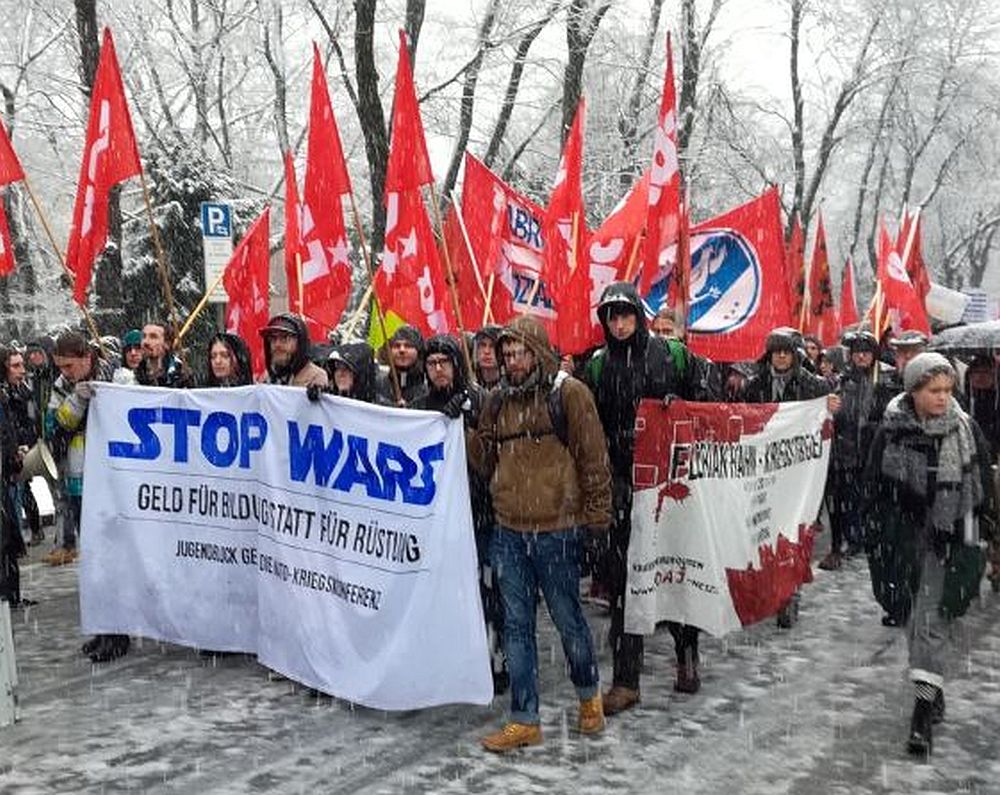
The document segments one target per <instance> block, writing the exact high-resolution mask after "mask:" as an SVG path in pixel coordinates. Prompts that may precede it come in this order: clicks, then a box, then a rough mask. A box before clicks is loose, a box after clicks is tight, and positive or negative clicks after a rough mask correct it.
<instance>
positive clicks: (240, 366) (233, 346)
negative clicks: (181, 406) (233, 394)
mask: <svg viewBox="0 0 1000 795" xmlns="http://www.w3.org/2000/svg"><path fill="white" fill-rule="evenodd" d="M207 359H208V361H207V362H206V371H207V373H208V375H207V376H206V377H205V386H207V387H227V386H248V385H250V384H252V383H253V368H252V365H251V364H250V349H249V348H247V344H246V343H245V342H244V341H243V338H242V337H238V336H236V335H235V334H230V333H229V332H227V331H220V332H219V333H218V334H216V335H215V336H214V337H212V339H211V340H209V342H208V356H207Z"/></svg>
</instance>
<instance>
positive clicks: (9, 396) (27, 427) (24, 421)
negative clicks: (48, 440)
mask: <svg viewBox="0 0 1000 795" xmlns="http://www.w3.org/2000/svg"><path fill="white" fill-rule="evenodd" d="M0 391H2V392H3V395H4V399H5V400H6V403H7V422H8V423H9V425H10V428H11V431H12V433H13V436H14V441H15V444H17V445H24V446H25V447H31V446H32V445H33V444H34V443H35V442H36V441H38V431H39V421H38V411H37V409H36V408H35V399H34V396H33V395H32V393H31V387H29V386H28V385H27V384H24V383H22V384H20V385H19V386H16V387H15V386H12V385H11V384H10V383H7V384H4V385H3V387H0Z"/></svg>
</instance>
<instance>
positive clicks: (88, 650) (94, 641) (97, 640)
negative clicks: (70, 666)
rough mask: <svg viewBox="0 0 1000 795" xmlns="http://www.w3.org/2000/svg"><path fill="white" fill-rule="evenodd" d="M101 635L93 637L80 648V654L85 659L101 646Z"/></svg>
mask: <svg viewBox="0 0 1000 795" xmlns="http://www.w3.org/2000/svg"><path fill="white" fill-rule="evenodd" d="M103 637H104V636H103V635H94V637H92V638H91V639H90V640H88V641H86V642H85V643H84V644H83V645H82V646H81V647H80V652H81V653H82V654H84V655H86V656H87V657H89V656H90V655H91V654H93V653H94V651H95V650H96V649H97V647H98V646H99V645H100V644H101V638H103Z"/></svg>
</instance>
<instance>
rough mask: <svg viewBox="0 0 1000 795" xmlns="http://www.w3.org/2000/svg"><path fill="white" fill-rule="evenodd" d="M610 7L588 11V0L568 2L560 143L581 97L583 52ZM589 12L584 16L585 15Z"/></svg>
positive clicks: (600, 6) (609, 4) (599, 7)
mask: <svg viewBox="0 0 1000 795" xmlns="http://www.w3.org/2000/svg"><path fill="white" fill-rule="evenodd" d="M610 7H611V3H610V2H606V3H602V4H601V5H599V6H598V7H597V8H595V9H593V10H592V11H591V10H590V8H589V2H588V0H572V3H571V4H570V7H569V11H568V12H567V14H566V49H567V56H566V68H565V70H564V72H563V97H562V127H561V130H560V141H561V142H562V143H565V142H566V136H567V135H569V128H570V127H571V126H572V125H573V117H574V116H575V115H576V108H577V105H579V104H580V97H581V96H582V95H583V67H584V64H585V63H586V61H587V50H588V49H589V47H590V43H591V42H592V41H593V40H594V35H595V34H596V33H597V29H598V27H600V24H601V20H602V19H603V18H604V15H605V14H606V13H607V12H608V9H609V8H610ZM588 11H590V13H589V14H588V13H587V12H588Z"/></svg>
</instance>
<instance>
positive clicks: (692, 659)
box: [608, 480, 700, 690]
mask: <svg viewBox="0 0 1000 795" xmlns="http://www.w3.org/2000/svg"><path fill="white" fill-rule="evenodd" d="M613 502H614V505H613V516H612V522H611V538H610V552H609V556H608V564H609V565H608V570H609V575H610V585H611V629H610V631H609V634H608V642H609V644H610V646H611V654H612V659H613V661H614V675H613V680H612V684H614V685H618V686H620V687H627V688H629V689H631V690H638V689H639V674H640V672H641V671H642V651H643V638H642V635H632V634H630V633H628V632H625V597H626V594H627V592H628V543H629V538H630V536H631V534H632V489H631V486H630V487H629V488H628V490H627V491H625V490H624V489H621V488H620V487H619V483H618V482H617V480H616V482H615V489H614V501H613ZM666 623H667V628H668V629H669V630H670V634H671V635H672V636H673V638H674V650H675V652H676V654H677V662H678V664H679V665H687V666H691V665H697V664H698V633H699V631H700V630H699V629H698V628H697V627H693V626H689V625H688V624H680V623H678V622H676V621H668V622H666Z"/></svg>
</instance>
